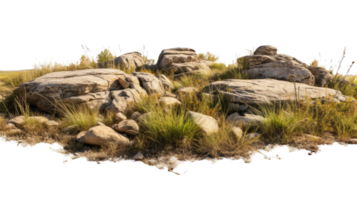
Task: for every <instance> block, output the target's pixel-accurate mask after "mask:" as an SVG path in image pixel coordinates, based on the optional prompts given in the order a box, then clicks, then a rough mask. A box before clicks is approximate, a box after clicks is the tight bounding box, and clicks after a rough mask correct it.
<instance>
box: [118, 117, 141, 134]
mask: <svg viewBox="0 0 357 200" xmlns="http://www.w3.org/2000/svg"><path fill="white" fill-rule="evenodd" d="M113 129H114V130H116V131H119V132H123V133H126V134H128V135H138V134H139V125H138V124H137V123H136V122H135V121H134V120H131V119H129V120H124V121H121V122H120V123H119V124H115V125H114V126H113Z"/></svg>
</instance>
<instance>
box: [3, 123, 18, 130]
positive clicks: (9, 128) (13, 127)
mask: <svg viewBox="0 0 357 200" xmlns="http://www.w3.org/2000/svg"><path fill="white" fill-rule="evenodd" d="M4 129H5V130H11V129H17V128H16V126H15V125H14V124H6V125H5V127H4Z"/></svg>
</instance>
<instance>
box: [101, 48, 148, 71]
mask: <svg viewBox="0 0 357 200" xmlns="http://www.w3.org/2000/svg"><path fill="white" fill-rule="evenodd" d="M97 64H98V68H120V69H122V70H124V69H135V68H137V67H141V66H143V65H144V60H143V57H142V55H141V53H139V52H130V53H126V54H123V55H121V56H119V57H117V58H115V59H112V60H108V61H107V62H101V63H97Z"/></svg>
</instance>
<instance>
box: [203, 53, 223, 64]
mask: <svg viewBox="0 0 357 200" xmlns="http://www.w3.org/2000/svg"><path fill="white" fill-rule="evenodd" d="M198 59H201V60H208V61H211V62H216V61H217V60H218V59H219V57H218V56H216V55H214V54H212V53H210V52H207V53H206V54H204V53H200V54H198Z"/></svg>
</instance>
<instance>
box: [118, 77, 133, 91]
mask: <svg viewBox="0 0 357 200" xmlns="http://www.w3.org/2000/svg"><path fill="white" fill-rule="evenodd" d="M118 81H119V84H120V85H121V87H122V88H124V89H126V88H129V87H130V84H129V83H128V82H127V81H126V80H124V79H122V78H118Z"/></svg>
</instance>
